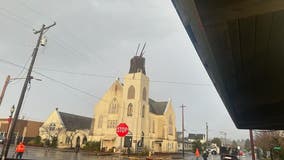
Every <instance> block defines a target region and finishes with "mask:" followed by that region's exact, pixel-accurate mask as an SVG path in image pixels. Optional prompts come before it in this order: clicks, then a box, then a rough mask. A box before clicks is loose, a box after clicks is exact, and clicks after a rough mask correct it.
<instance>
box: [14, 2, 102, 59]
mask: <svg viewBox="0 0 284 160" xmlns="http://www.w3.org/2000/svg"><path fill="white" fill-rule="evenodd" d="M19 2H20V3H21V4H23V5H22V6H24V7H25V8H27V9H29V10H30V11H31V12H33V13H35V15H37V16H38V15H41V16H43V17H47V18H48V19H50V20H51V21H54V20H52V18H50V17H49V16H47V15H45V14H43V13H42V12H40V11H38V10H35V9H34V8H32V7H30V6H29V5H28V4H27V3H26V2H24V1H22V0H20V1H19ZM64 31H65V32H66V31H67V32H68V33H67V34H68V35H70V36H71V37H73V39H75V40H76V41H77V42H79V43H80V44H81V46H82V47H83V48H84V49H87V51H88V52H90V53H95V52H94V51H93V50H91V49H90V48H89V47H88V45H86V44H85V43H83V42H84V41H83V40H82V39H80V38H78V36H77V35H75V34H74V33H73V32H69V31H68V30H67V29H64ZM60 41H61V44H60ZM57 44H59V45H60V46H61V47H62V48H64V49H69V50H72V52H73V53H75V54H78V53H82V52H81V51H79V50H77V49H75V48H73V47H72V46H71V45H69V47H65V46H66V45H65V46H64V42H63V41H62V40H60V38H58V37H57ZM96 55H97V57H98V58H99V59H100V61H101V60H102V57H101V56H100V55H99V54H96ZM100 61H99V62H100Z"/></svg>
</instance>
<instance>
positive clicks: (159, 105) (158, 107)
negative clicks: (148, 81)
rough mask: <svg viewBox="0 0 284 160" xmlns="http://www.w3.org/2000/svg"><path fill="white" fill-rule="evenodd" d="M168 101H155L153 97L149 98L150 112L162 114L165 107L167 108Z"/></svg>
mask: <svg viewBox="0 0 284 160" xmlns="http://www.w3.org/2000/svg"><path fill="white" fill-rule="evenodd" d="M167 104H168V102H156V101H154V100H153V99H151V98H149V105H150V112H151V113H154V114H157V115H163V114H164V112H165V110H166V108H167Z"/></svg>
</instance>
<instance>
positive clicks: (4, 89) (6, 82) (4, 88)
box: [0, 75, 11, 105]
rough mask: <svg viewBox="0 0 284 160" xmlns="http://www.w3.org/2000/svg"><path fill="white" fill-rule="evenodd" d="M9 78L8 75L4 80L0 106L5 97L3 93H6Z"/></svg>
mask: <svg viewBox="0 0 284 160" xmlns="http://www.w3.org/2000/svg"><path fill="white" fill-rule="evenodd" d="M10 78H11V76H10V75H8V76H7V78H6V80H5V83H4V86H3V89H2V92H1V95H0V105H1V103H2V100H3V98H4V95H5V92H6V89H7V86H8V83H9V82H10Z"/></svg>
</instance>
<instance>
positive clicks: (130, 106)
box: [127, 103, 133, 116]
mask: <svg viewBox="0 0 284 160" xmlns="http://www.w3.org/2000/svg"><path fill="white" fill-rule="evenodd" d="M132 112H133V105H132V103H130V104H129V105H128V108H127V116H132Z"/></svg>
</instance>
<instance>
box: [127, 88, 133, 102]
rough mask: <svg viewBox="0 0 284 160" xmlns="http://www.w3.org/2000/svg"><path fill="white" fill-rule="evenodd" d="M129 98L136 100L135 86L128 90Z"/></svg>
mask: <svg viewBox="0 0 284 160" xmlns="http://www.w3.org/2000/svg"><path fill="white" fill-rule="evenodd" d="M127 98H128V99H135V88H134V86H130V87H129V88H128V94H127Z"/></svg>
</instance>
